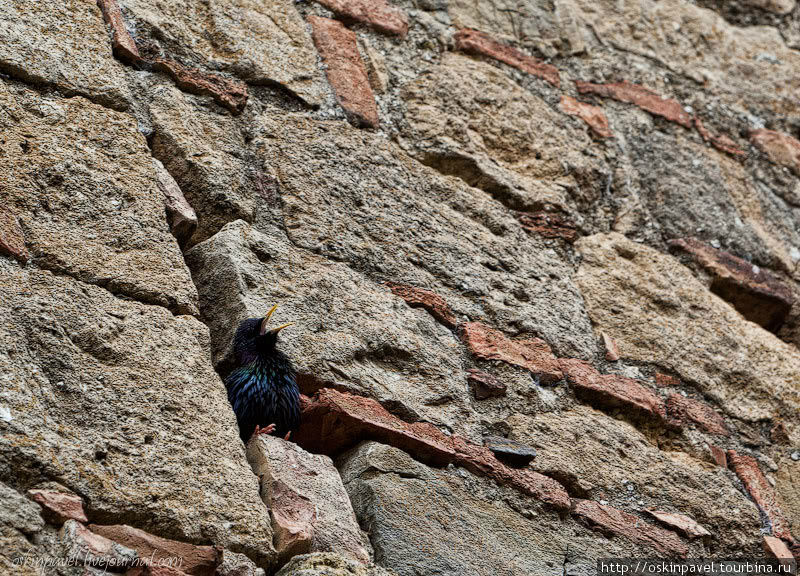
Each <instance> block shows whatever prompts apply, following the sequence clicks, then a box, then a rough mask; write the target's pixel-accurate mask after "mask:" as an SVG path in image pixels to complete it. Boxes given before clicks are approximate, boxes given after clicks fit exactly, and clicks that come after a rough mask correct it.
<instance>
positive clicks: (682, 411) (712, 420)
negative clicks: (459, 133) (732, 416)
mask: <svg viewBox="0 0 800 576" xmlns="http://www.w3.org/2000/svg"><path fill="white" fill-rule="evenodd" d="M667 417H668V418H669V419H670V420H674V421H676V422H677V423H679V424H680V425H683V424H689V423H691V424H694V425H697V426H699V427H700V428H701V429H702V430H704V431H706V432H708V433H709V434H714V435H716V436H730V431H729V430H728V426H727V425H726V424H725V419H724V418H723V417H722V416H720V415H719V414H718V413H717V412H716V411H715V410H714V409H713V408H712V407H711V406H709V405H708V404H706V403H705V402H701V401H700V400H695V399H694V398H688V397H686V396H683V395H682V394H670V395H669V396H668V397H667Z"/></svg>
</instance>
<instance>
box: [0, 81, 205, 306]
mask: <svg viewBox="0 0 800 576" xmlns="http://www.w3.org/2000/svg"><path fill="white" fill-rule="evenodd" d="M0 106H2V107H3V108H4V109H5V110H6V114H5V115H3V116H0V130H2V132H3V134H4V136H3V142H2V143H1V144H0V147H1V148H2V153H3V154H4V161H3V162H2V165H0V183H2V185H3V187H4V189H5V191H4V194H5V202H6V209H10V210H11V211H12V213H15V214H16V216H17V218H18V220H19V222H20V223H21V225H22V227H23V228H24V230H25V242H26V244H27V246H28V250H29V251H30V253H31V257H32V261H33V262H34V263H35V264H36V265H37V266H39V267H41V268H48V269H52V270H54V271H57V272H59V273H62V274H69V275H70V276H73V277H75V278H79V279H81V280H82V281H84V282H89V283H91V284H96V285H98V286H103V287H105V288H106V289H108V290H110V291H111V292H114V293H115V294H121V295H124V296H127V297H129V298H134V299H136V300H139V301H142V302H146V303H149V304H158V305H161V306H165V307H168V308H170V309H171V310H173V311H175V312H177V313H181V314H186V313H196V312H197V308H196V301H197V292H196V290H195V288H194V285H193V284H192V280H191V277H190V276H189V271H188V269H187V268H186V266H185V264H184V263H183V257H182V255H181V251H180V249H179V247H178V243H177V242H176V241H175V238H173V236H172V234H170V231H169V227H168V226H167V222H166V215H165V212H164V210H165V201H164V194H163V192H162V191H161V189H160V188H159V186H158V179H157V176H156V172H155V169H154V167H153V164H152V161H151V158H150V152H149V150H148V148H147V142H146V141H145V139H144V137H143V136H142V135H141V134H140V133H139V132H138V130H137V127H136V121H135V119H133V118H132V117H130V116H128V115H127V114H123V113H120V112H115V111H112V110H109V109H107V108H103V107H101V106H98V105H97V104H93V103H91V102H89V101H88V100H86V99H84V98H69V99H61V98H57V97H49V96H41V95H39V94H38V93H36V92H33V91H31V90H29V89H26V88H18V87H16V86H12V85H10V84H6V83H2V82H1V81H0ZM42 110H46V113H43V112H42Z"/></svg>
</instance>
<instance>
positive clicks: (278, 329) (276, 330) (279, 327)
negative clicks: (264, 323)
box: [270, 322, 294, 334]
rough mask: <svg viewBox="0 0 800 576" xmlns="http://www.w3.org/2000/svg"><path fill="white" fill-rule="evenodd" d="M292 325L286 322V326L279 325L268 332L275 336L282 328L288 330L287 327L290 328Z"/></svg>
mask: <svg viewBox="0 0 800 576" xmlns="http://www.w3.org/2000/svg"><path fill="white" fill-rule="evenodd" d="M292 325H294V322H287V323H286V324H281V325H280V326H278V327H277V328H273V329H272V330H270V332H275V334H277V333H278V332H280V331H281V330H283V329H284V328H288V327H289V326H292Z"/></svg>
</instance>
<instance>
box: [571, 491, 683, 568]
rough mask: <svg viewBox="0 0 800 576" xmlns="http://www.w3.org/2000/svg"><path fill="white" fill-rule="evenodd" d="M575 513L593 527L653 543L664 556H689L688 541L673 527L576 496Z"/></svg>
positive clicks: (639, 543)
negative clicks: (673, 530)
mask: <svg viewBox="0 0 800 576" xmlns="http://www.w3.org/2000/svg"><path fill="white" fill-rule="evenodd" d="M573 502H574V503H575V507H574V508H573V510H572V513H573V514H574V515H575V516H576V517H578V519H579V520H581V521H583V522H584V523H585V524H588V525H589V527H591V528H593V529H596V530H599V531H600V532H602V533H604V534H606V535H610V536H622V537H623V538H627V539H628V540H630V541H631V542H633V543H635V544H637V545H644V546H649V547H650V548H652V549H653V550H655V551H657V552H658V553H659V554H662V555H664V556H680V557H685V556H686V554H687V553H688V551H689V550H688V547H687V546H686V544H685V543H684V542H683V541H682V540H681V539H680V538H679V537H678V536H677V535H676V534H675V533H674V532H672V531H670V530H665V529H664V528H660V527H658V526H653V525H652V524H649V523H647V522H645V521H644V520H642V519H641V518H639V517H637V516H634V515H632V514H628V513H627V512H623V511H622V510H619V509H617V508H614V507H612V506H605V505H603V504H600V503H598V502H594V501H592V500H574V501H573Z"/></svg>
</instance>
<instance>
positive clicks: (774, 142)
mask: <svg viewBox="0 0 800 576" xmlns="http://www.w3.org/2000/svg"><path fill="white" fill-rule="evenodd" d="M750 141H751V142H752V143H753V144H755V146H756V148H758V149H759V150H761V151H762V152H763V153H764V154H766V155H767V158H769V160H770V162H773V163H775V164H778V165H779V166H784V167H786V168H789V169H790V170H792V171H793V172H794V173H795V174H798V175H800V142H799V141H798V140H797V139H795V138H792V137H791V136H789V135H788V134H784V133H783V132H777V131H775V130H765V129H761V130H754V131H753V132H752V134H750Z"/></svg>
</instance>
